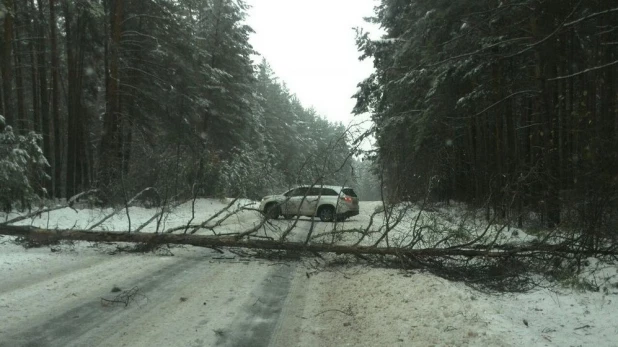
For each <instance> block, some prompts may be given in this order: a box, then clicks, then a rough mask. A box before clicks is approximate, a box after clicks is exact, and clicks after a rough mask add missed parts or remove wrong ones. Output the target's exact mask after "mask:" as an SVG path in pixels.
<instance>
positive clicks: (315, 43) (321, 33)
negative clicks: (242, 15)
mask: <svg viewBox="0 0 618 347" xmlns="http://www.w3.org/2000/svg"><path fill="white" fill-rule="evenodd" d="M246 2H247V3H248V4H249V5H251V6H252V8H251V9H250V10H249V18H248V23H249V25H250V26H251V27H253V29H254V30H255V32H256V33H255V34H253V35H252V37H251V41H250V42H251V44H252V45H253V48H254V49H255V50H256V51H258V52H259V53H260V54H261V56H263V57H264V58H266V60H267V61H268V62H269V63H270V65H271V67H272V69H273V70H274V72H275V74H276V75H277V76H278V77H279V78H280V79H281V80H282V81H284V82H285V83H286V84H287V86H288V88H289V89H290V91H291V92H292V93H294V94H296V96H297V97H298V98H299V99H300V100H301V102H302V103H303V105H304V106H305V107H311V106H313V107H314V108H315V109H316V110H317V111H318V113H319V114H320V115H322V116H324V117H326V118H327V119H329V120H331V121H337V122H339V121H340V122H343V123H344V124H348V123H349V122H350V121H352V120H353V116H352V114H351V112H352V108H353V107H354V104H355V101H354V99H352V95H354V93H355V92H356V90H357V87H356V85H357V84H358V83H359V82H361V81H362V80H363V79H364V78H365V77H367V76H369V74H370V73H371V71H372V63H371V62H370V61H364V62H360V61H359V60H358V56H359V53H358V51H357V49H356V44H355V32H354V30H353V28H354V27H359V26H360V27H365V28H368V27H369V25H368V24H367V23H365V22H364V21H363V17H367V16H371V15H372V14H373V7H374V6H375V5H376V4H377V1H376V0H246ZM258 59H260V58H258Z"/></svg>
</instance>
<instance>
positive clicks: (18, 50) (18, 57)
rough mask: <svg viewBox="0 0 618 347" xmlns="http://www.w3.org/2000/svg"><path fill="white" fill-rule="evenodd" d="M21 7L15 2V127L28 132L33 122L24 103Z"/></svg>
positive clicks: (21, 131)
mask: <svg viewBox="0 0 618 347" xmlns="http://www.w3.org/2000/svg"><path fill="white" fill-rule="evenodd" d="M19 13H20V11H19V8H18V7H17V2H13V14H14V20H13V24H14V30H13V35H14V40H13V58H14V61H15V87H16V90H15V93H16V94H17V105H16V106H17V108H16V112H15V113H16V116H17V122H15V127H16V128H17V129H18V130H19V132H20V133H22V134H24V133H27V132H28V130H31V129H32V128H31V127H32V124H31V122H30V121H28V119H27V117H26V108H25V104H24V80H23V74H22V72H23V66H22V64H23V61H22V54H23V53H22V47H23V45H22V42H21V37H20V32H19V30H20V27H21V25H22V23H21V21H20V19H19Z"/></svg>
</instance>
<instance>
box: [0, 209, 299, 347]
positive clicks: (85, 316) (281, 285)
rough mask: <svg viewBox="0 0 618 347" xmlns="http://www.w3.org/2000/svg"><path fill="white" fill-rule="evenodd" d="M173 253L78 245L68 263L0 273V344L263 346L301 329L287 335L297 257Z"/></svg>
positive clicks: (296, 296) (296, 298) (178, 250)
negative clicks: (98, 250) (111, 252)
mask: <svg viewBox="0 0 618 347" xmlns="http://www.w3.org/2000/svg"><path fill="white" fill-rule="evenodd" d="M309 226H310V223H308V222H307V221H304V222H302V223H299V226H298V227H297V229H296V230H295V232H294V235H293V240H301V239H304V238H305V237H306V235H307V231H308V230H309ZM172 252H173V253H174V256H155V255H147V256H144V255H142V256H136V255H120V256H119V255H115V256H107V255H101V254H94V255H93V254H90V255H89V254H83V253H81V252H78V253H80V254H77V255H76V257H77V258H78V259H77V260H76V262H75V263H73V265H72V267H70V268H68V269H67V268H66V267H63V266H51V267H50V268H49V269H47V270H45V271H44V272H45V273H44V275H41V273H21V274H20V275H19V276H16V277H15V278H10V279H4V280H3V281H2V283H3V287H0V316H4V318H1V317H0V346H2V347H5V346H6V347H13V346H37V347H45V346H114V347H117V346H195V347H197V346H269V345H272V344H271V342H272V341H274V340H277V341H279V344H281V343H285V342H282V341H293V340H295V339H296V338H297V337H294V336H290V335H289V334H290V332H292V334H293V332H294V327H293V326H290V325H291V324H294V321H298V319H297V317H287V318H286V315H287V314H288V313H289V312H294V311H295V310H296V309H297V308H295V307H294V305H296V303H297V302H299V300H301V301H302V300H303V298H304V293H303V291H302V287H301V286H294V285H293V282H294V281H293V279H294V277H295V276H296V274H297V272H298V271H297V269H298V268H300V267H301V266H300V265H299V263H297V262H294V261H286V262H280V263H277V262H272V261H262V260H259V259H252V260H248V259H242V258H239V257H238V256H234V255H233V254H231V253H228V252H225V253H224V254H220V253H216V252H214V251H212V250H207V249H197V248H174V249H172ZM67 256H68V255H67ZM73 256H75V255H73ZM302 273H303V274H304V272H302ZM303 276H304V275H303ZM114 287H117V288H118V289H121V291H116V292H113V291H112V288H114ZM2 290H3V292H2ZM291 291H294V293H293V295H290V294H291ZM127 299H128V300H127ZM125 303H127V305H125ZM288 318H289V319H288ZM282 326H284V328H283V330H284V331H285V334H286V336H284V337H281V336H278V332H279V331H280V330H281V329H282Z"/></svg>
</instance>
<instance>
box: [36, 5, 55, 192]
mask: <svg viewBox="0 0 618 347" xmlns="http://www.w3.org/2000/svg"><path fill="white" fill-rule="evenodd" d="M37 5H38V7H39V21H38V23H37V32H38V36H39V37H38V39H37V44H36V46H37V62H38V67H37V70H38V77H39V83H38V86H39V95H40V100H41V104H40V105H41V106H40V110H41V130H42V132H43V154H44V155H45V158H47V160H48V161H49V163H50V164H52V165H53V161H54V158H53V154H54V152H53V148H54V146H53V142H52V141H53V138H54V137H53V134H52V131H53V123H52V120H51V118H50V113H49V91H48V88H49V86H48V81H47V73H48V72H47V54H46V52H47V44H46V43H47V40H46V37H47V35H46V30H45V10H44V3H43V0H37ZM45 172H46V173H47V176H49V179H47V180H45V182H44V187H45V189H46V190H47V195H48V196H50V195H53V187H54V184H53V177H54V173H53V166H49V167H47V168H45Z"/></svg>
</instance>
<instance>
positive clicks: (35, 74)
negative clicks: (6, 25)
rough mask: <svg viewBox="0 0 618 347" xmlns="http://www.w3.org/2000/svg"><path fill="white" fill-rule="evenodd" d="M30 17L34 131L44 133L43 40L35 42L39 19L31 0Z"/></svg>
mask: <svg viewBox="0 0 618 347" xmlns="http://www.w3.org/2000/svg"><path fill="white" fill-rule="evenodd" d="M27 12H28V16H27V20H28V21H29V22H30V23H31V24H30V25H29V26H28V28H29V36H30V40H29V41H28V48H29V51H30V62H31V63H32V64H31V66H30V80H31V83H30V84H31V88H32V111H33V114H32V116H33V117H32V129H33V130H34V131H35V132H36V133H38V134H41V133H42V131H43V130H42V128H41V99H40V94H39V89H38V85H39V71H38V68H37V66H38V64H39V62H38V59H37V51H36V50H37V44H36V41H38V40H41V38H38V39H36V40H35V37H36V35H37V26H38V25H39V24H40V23H39V24H37V18H36V7H35V6H34V0H30V2H29V8H28V11H27Z"/></svg>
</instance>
